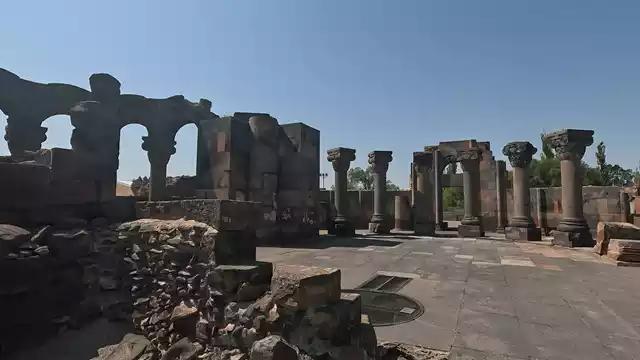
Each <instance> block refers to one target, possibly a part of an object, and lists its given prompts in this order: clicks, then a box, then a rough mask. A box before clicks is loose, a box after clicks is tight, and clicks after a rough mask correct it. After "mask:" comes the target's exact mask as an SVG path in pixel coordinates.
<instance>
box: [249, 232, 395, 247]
mask: <svg viewBox="0 0 640 360" xmlns="http://www.w3.org/2000/svg"><path fill="white" fill-rule="evenodd" d="M394 238H396V239H398V237H394ZM401 243H402V242H401V241H393V240H386V239H380V238H375V239H372V238H368V237H367V236H360V235H356V236H354V237H348V238H346V237H336V236H332V235H321V236H320V237H318V238H315V239H309V240H308V241H300V242H291V243H277V244H264V245H260V246H261V247H287V246H292V245H293V246H294V247H295V248H299V249H328V248H330V247H345V248H363V247H367V246H384V247H393V246H396V245H400V244H401Z"/></svg>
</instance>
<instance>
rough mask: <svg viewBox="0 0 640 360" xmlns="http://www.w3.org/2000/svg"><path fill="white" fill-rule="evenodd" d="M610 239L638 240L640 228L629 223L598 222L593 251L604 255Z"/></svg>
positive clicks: (639, 238)
mask: <svg viewBox="0 0 640 360" xmlns="http://www.w3.org/2000/svg"><path fill="white" fill-rule="evenodd" d="M610 239H628V240H640V228H639V227H637V226H634V225H633V224H629V223H622V222H604V221H600V222H598V226H597V232H596V245H595V246H594V247H593V251H594V252H596V253H598V254H600V255H605V254H606V253H607V250H608V247H609V240H610Z"/></svg>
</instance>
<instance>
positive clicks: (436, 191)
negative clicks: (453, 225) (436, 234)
mask: <svg viewBox="0 0 640 360" xmlns="http://www.w3.org/2000/svg"><path fill="white" fill-rule="evenodd" d="M433 170H434V177H433V198H434V207H435V210H434V211H435V221H436V228H437V229H438V230H441V231H444V230H447V228H448V224H447V222H446V221H444V206H443V202H442V171H443V170H444V166H443V158H442V153H440V150H434V151H433Z"/></svg>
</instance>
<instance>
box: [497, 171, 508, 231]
mask: <svg viewBox="0 0 640 360" xmlns="http://www.w3.org/2000/svg"><path fill="white" fill-rule="evenodd" d="M507 187H508V180H507V164H506V163H505V162H504V161H502V160H498V161H496V194H497V205H498V209H497V210H498V211H497V212H498V213H497V220H498V232H504V228H505V227H506V226H507V221H508V219H507Z"/></svg>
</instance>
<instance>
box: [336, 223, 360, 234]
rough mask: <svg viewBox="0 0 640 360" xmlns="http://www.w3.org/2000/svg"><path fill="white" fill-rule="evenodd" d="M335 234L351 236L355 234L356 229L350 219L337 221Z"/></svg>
mask: <svg viewBox="0 0 640 360" xmlns="http://www.w3.org/2000/svg"><path fill="white" fill-rule="evenodd" d="M332 234H333V235H336V236H344V237H350V236H355V234H356V229H355V227H354V226H353V224H352V223H351V222H350V221H347V222H335V223H334V226H333V231H332Z"/></svg>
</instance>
